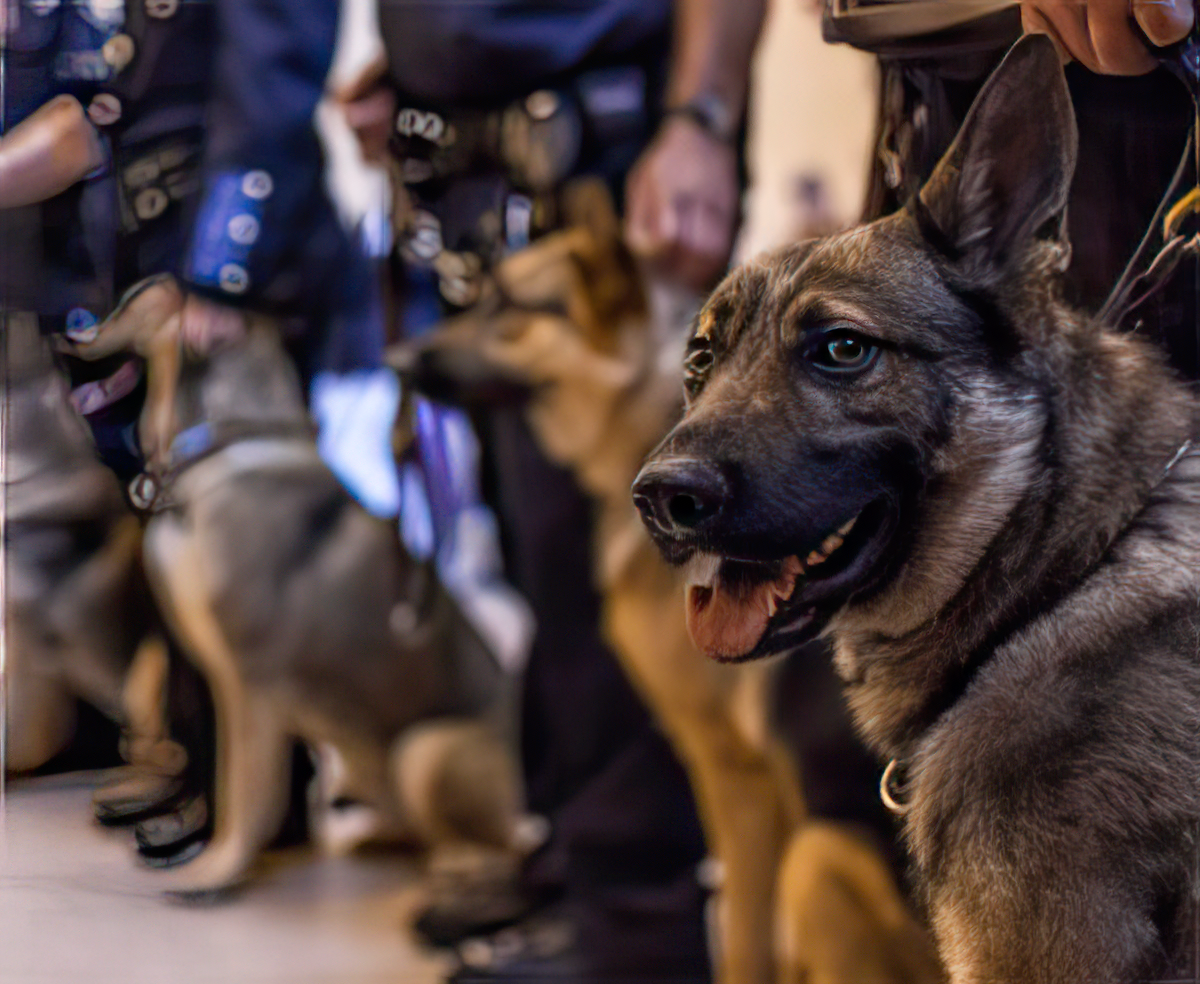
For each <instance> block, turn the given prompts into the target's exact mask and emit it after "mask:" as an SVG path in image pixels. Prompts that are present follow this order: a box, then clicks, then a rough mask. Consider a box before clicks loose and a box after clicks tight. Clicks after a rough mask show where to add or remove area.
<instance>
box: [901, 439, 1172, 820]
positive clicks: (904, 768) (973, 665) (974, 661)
mask: <svg viewBox="0 0 1200 984" xmlns="http://www.w3.org/2000/svg"><path fill="white" fill-rule="evenodd" d="M1194 450H1195V448H1194V447H1193V445H1192V440H1191V438H1188V439H1187V440H1186V441H1184V442H1183V443H1182V444H1181V445H1180V446H1179V447H1178V448H1177V449H1176V451H1175V453H1174V454H1173V455H1172V456H1171V458H1170V460H1169V461H1168V462H1167V463H1166V464H1165V465H1164V466H1163V470H1162V473H1161V474H1160V475H1159V476H1158V478H1157V479H1156V480H1155V482H1154V484H1153V485H1151V486H1150V488H1149V489H1147V490H1146V496H1145V500H1143V506H1142V508H1144V506H1145V501H1148V500H1149V498H1150V496H1151V495H1152V494H1153V493H1154V491H1155V490H1156V489H1157V488H1158V487H1159V486H1160V485H1162V483H1163V482H1165V481H1166V479H1167V476H1168V475H1170V474H1171V471H1172V470H1173V469H1174V468H1175V466H1176V465H1177V464H1179V462H1180V461H1182V460H1183V459H1184V458H1185V457H1187V456H1188V455H1189V454H1191V453H1192V452H1193V451H1194ZM1141 511H1142V509H1141V508H1139V509H1138V510H1137V512H1135V513H1134V514H1133V515H1132V516H1130V518H1129V521H1128V522H1127V523H1126V524H1125V526H1123V527H1122V528H1121V529H1120V530H1118V531H1117V533H1116V535H1115V536H1114V537H1113V540H1112V542H1113V543H1115V542H1116V541H1117V540H1118V539H1120V537H1121V536H1122V535H1123V534H1124V532H1125V530H1126V529H1128V528H1129V524H1130V523H1132V522H1133V520H1134V519H1135V518H1136V517H1137V516H1138V515H1139V514H1140V513H1141ZM1107 553H1108V552H1107V551H1105V553H1104V554H1102V555H1101V557H1100V558H1099V559H1098V560H1097V561H1096V562H1095V563H1093V565H1092V566H1091V567H1090V568H1088V570H1086V571H1084V573H1083V577H1084V578H1086V577H1088V576H1089V575H1090V574H1091V573H1092V571H1093V570H1095V569H1096V568H1097V567H1099V566H1100V564H1102V563H1103V562H1104V559H1105V557H1107ZM1065 590H1066V589H1062V590H1060V591H1059V592H1058V593H1056V594H1055V596H1054V597H1052V598H1050V599H1049V604H1047V605H1045V606H1043V608H1042V609H1041V611H1045V610H1046V609H1047V608H1052V607H1053V606H1054V605H1055V604H1057V602H1058V601H1059V600H1060V598H1061V596H1062V594H1063V593H1064V592H1065ZM1033 618H1036V615H1034V616H1033V617H1031V618H1026V619H1023V620H1020V621H1018V622H1016V623H1014V624H1011V625H1007V626H1004V627H1003V629H1002V631H1001V632H1000V633H999V636H998V637H993V638H992V639H991V640H990V641H989V642H988V643H987V644H986V645H985V647H983V649H986V650H987V651H992V650H994V649H996V648H997V647H999V646H1000V645H1003V644H1004V642H1005V640H1006V639H1008V638H1010V637H1011V636H1012V635H1013V634H1014V633H1016V632H1017V631H1018V630H1019V629H1020V628H1021V627H1022V626H1024V625H1027V624H1029V622H1031V621H1032V620H1033ZM982 655H983V653H982V651H981V650H976V652H974V653H973V654H972V655H971V657H970V658H969V659H967V660H966V662H965V663H964V666H963V672H962V673H961V674H959V676H958V678H957V679H956V680H954V681H953V682H952V684H951V686H949V687H948V688H947V689H946V690H945V691H944V692H943V693H942V694H941V699H940V700H939V701H938V702H937V704H936V705H935V706H934V709H933V712H932V713H931V714H930V715H929V721H930V723H929V725H928V726H927V727H926V729H925V730H926V731H927V730H928V728H929V727H932V726H933V724H934V723H935V722H936V721H937V720H938V719H939V718H940V717H941V716H942V714H944V713H945V712H946V711H947V710H949V709H950V708H951V707H952V706H953V705H954V704H955V703H956V702H957V701H958V698H959V697H961V696H962V695H963V694H964V693H965V692H966V690H967V687H968V686H970V683H971V680H972V679H974V676H975V672H976V671H977V670H978V669H979V667H980V665H981V663H982V659H981V657H982ZM918 737H919V736H918ZM917 740H918V739H917V738H913V739H911V740H910V742H909V744H910V745H912V744H915V742H916V741H917ZM907 775H908V761H907V757H906V756H902V755H897V756H896V757H895V758H893V759H891V761H889V762H888V764H887V766H886V767H885V768H884V770H883V775H882V776H881V777H880V780H879V798H880V799H881V800H882V801H883V805H884V806H885V807H887V809H888V811H889V812H890V813H893V814H894V815H896V816H898V817H903V816H905V815H906V814H907V813H908V812H909V811H910V810H911V809H912V804H911V803H910V802H908V800H907V788H906V786H907V783H906V781H905V780H906V778H907Z"/></svg>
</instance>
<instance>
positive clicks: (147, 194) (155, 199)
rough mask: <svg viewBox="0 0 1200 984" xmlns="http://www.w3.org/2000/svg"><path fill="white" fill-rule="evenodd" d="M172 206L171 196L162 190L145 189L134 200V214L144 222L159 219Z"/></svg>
mask: <svg viewBox="0 0 1200 984" xmlns="http://www.w3.org/2000/svg"><path fill="white" fill-rule="evenodd" d="M169 204H171V198H170V196H169V195H168V194H167V193H166V192H165V191H163V190H162V189H161V188H155V187H150V188H143V189H142V190H141V191H139V192H138V193H137V197H136V198H134V200H133V214H134V215H136V216H137V217H138V218H139V219H141V220H142V221H143V222H146V221H148V220H150V219H157V218H158V217H159V216H160V215H162V214H163V212H165V211H166V210H167V206H168V205H169Z"/></svg>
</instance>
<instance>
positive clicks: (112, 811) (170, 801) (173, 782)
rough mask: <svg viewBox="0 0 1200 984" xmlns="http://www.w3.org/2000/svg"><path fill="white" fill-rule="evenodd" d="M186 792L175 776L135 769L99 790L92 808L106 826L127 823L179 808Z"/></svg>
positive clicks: (137, 821) (93, 796)
mask: <svg viewBox="0 0 1200 984" xmlns="http://www.w3.org/2000/svg"><path fill="white" fill-rule="evenodd" d="M182 794H183V787H182V784H181V783H180V782H179V780H178V779H176V778H174V777H168V776H156V775H152V774H150V773H138V772H135V773H133V774H131V775H126V776H123V777H121V778H120V779H118V780H116V781H115V782H112V783H109V784H108V785H106V786H102V787H101V788H100V789H97V790H96V791H95V793H93V794H92V810H93V812H94V813H95V815H96V820H97V821H99V822H100V823H102V824H103V825H104V826H106V827H120V826H126V825H128V824H134V823H140V822H141V821H143V820H149V819H150V818H151V817H155V816H158V815H160V814H163V813H168V812H170V811H172V810H176V809H178V808H179V804H180V799H181V797H182Z"/></svg>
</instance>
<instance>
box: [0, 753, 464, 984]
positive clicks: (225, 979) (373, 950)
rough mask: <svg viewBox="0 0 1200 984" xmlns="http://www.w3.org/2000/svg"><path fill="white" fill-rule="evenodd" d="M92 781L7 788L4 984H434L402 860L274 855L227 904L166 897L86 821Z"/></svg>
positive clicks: (0, 857)
mask: <svg viewBox="0 0 1200 984" xmlns="http://www.w3.org/2000/svg"><path fill="white" fill-rule="evenodd" d="M90 784H91V778H90V777H88V776H83V775H75V776H62V777H51V778H49V779H39V780H34V781H26V782H23V783H22V782H17V783H12V784H10V786H9V789H8V797H7V798H8V804H7V806H8V809H7V811H6V816H5V817H4V818H3V820H2V821H0V823H2V824H3V826H2V827H0V982H3V984H64V982H68V984H109V982H112V984H118V982H119V984H143V982H145V984H150V982H153V984H216V982H220V984H273V982H276V981H278V982H283V981H287V982H288V984H434V982H435V981H438V980H440V979H441V978H440V974H439V972H438V966H437V963H436V962H435V961H433V960H432V959H430V958H429V957H427V956H424V955H422V954H421V953H419V952H418V951H417V950H416V948H415V947H414V946H413V944H412V943H411V942H410V940H409V938H408V936H407V934H406V932H405V930H404V926H405V925H406V923H407V918H408V916H409V915H410V914H411V912H412V910H413V908H414V907H415V906H416V905H417V904H419V892H418V890H417V888H416V876H415V871H416V868H415V864H414V862H413V860H412V859H411V858H407V857H405V856H403V855H391V854H382V855H381V854H371V855H365V856H351V857H345V858H316V857H314V856H313V855H312V853H311V852H309V851H308V850H307V849H295V850H289V851H279V852H275V853H273V854H272V855H270V856H269V857H268V858H267V859H266V861H265V864H264V866H263V868H264V870H263V872H262V873H261V875H260V876H259V877H257V878H256V879H255V880H254V881H253V882H251V884H250V885H248V886H247V887H246V888H245V889H243V890H242V891H241V892H240V893H239V894H238V895H237V896H235V897H234V898H233V899H232V900H230V901H227V902H225V903H222V904H218V905H214V906H208V907H199V908H197V907H192V906H185V905H181V904H178V903H172V902H169V901H167V900H165V899H164V898H163V897H162V896H161V895H160V894H159V893H158V890H157V889H156V887H155V872H153V871H151V870H149V869H146V868H142V867H140V866H138V865H137V863H136V862H135V860H134V856H133V849H132V837H131V835H130V834H128V833H123V832H120V831H108V830H105V829H103V828H101V827H99V826H97V825H96V824H94V823H93V822H92V820H91V810H90V805H89V798H90V793H91V788H90Z"/></svg>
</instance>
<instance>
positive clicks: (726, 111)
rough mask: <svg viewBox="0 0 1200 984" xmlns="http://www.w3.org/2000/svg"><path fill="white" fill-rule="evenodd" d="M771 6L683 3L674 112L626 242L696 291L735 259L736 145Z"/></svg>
mask: <svg viewBox="0 0 1200 984" xmlns="http://www.w3.org/2000/svg"><path fill="white" fill-rule="evenodd" d="M765 9H766V3H765V0H676V3H675V42H674V48H673V52H672V58H671V70H670V75H669V77H668V84H667V91H666V109H667V115H666V117H665V118H664V120H663V124H662V126H661V127H660V129H659V132H658V134H657V135H656V137H655V138H654V140H653V141H652V142H651V144H650V146H649V147H648V148H647V150H646V152H645V153H644V154H643V155H642V157H641V159H640V160H639V161H638V162H637V164H636V165H635V166H634V168H633V170H632V171H631V172H630V175H629V181H628V185H627V190H626V221H625V229H626V239H627V241H628V242H629V245H630V248H631V249H633V251H634V252H635V253H636V254H638V255H639V256H641V257H642V258H643V259H645V260H646V261H647V262H648V263H649V265H650V266H651V268H652V269H654V270H656V271H657V272H658V273H659V274H660V275H662V276H663V277H665V278H667V279H671V280H675V281H678V282H681V283H684V284H687V285H689V286H691V287H693V288H695V289H697V290H703V289H705V288H707V287H709V286H711V285H712V283H713V281H714V280H715V279H716V278H717V277H719V276H720V275H721V273H722V272H723V271H724V269H725V266H726V264H727V263H728V261H729V253H730V251H731V250H732V248H733V239H734V234H735V232H736V230H737V223H738V212H739V198H740V188H739V184H738V166H737V148H736V146H735V143H734V141H735V140H736V139H737V134H738V133H739V132H740V128H741V123H742V114H743V112H744V110H745V104H746V94H747V90H748V88H749V80H750V61H751V57H752V56H753V54H754V49H755V46H756V44H757V41H758V36H759V33H760V31H761V28H762V21H763V17H764V14H765Z"/></svg>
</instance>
